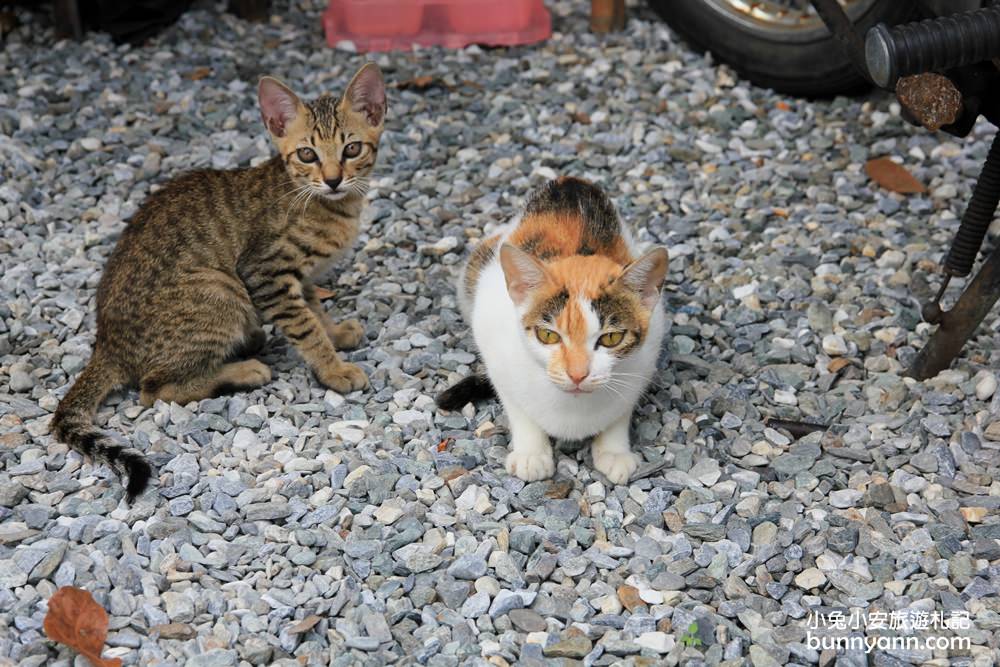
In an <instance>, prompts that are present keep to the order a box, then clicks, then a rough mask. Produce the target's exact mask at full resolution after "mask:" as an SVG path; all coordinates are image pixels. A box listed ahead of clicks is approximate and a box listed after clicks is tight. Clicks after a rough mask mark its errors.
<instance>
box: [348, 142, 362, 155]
mask: <svg viewBox="0 0 1000 667" xmlns="http://www.w3.org/2000/svg"><path fill="white" fill-rule="evenodd" d="M359 155H361V142H360V141H352V142H351V143H349V144H347V145H346V146H344V158H345V159H350V158H352V157H357V156H359Z"/></svg>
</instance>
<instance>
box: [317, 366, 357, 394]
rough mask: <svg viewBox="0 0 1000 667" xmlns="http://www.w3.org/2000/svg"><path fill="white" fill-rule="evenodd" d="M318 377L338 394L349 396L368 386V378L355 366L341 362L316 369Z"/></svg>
mask: <svg viewBox="0 0 1000 667" xmlns="http://www.w3.org/2000/svg"><path fill="white" fill-rule="evenodd" d="M316 377H317V378H318V379H319V381H320V382H322V383H323V384H324V385H325V386H327V387H329V388H330V389H333V390H334V391H335V392H337V393H338V394H349V393H351V392H352V391H355V390H357V389H364V388H365V387H367V386H368V376H367V375H365V372H364V371H363V370H361V368H360V367H358V366H355V365H354V364H348V363H345V362H340V363H338V364H330V365H329V366H326V367H324V368H318V369H316Z"/></svg>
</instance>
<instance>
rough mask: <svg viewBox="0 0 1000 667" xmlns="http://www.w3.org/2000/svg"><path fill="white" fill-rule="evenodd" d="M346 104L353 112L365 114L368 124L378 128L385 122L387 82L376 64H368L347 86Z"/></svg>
mask: <svg viewBox="0 0 1000 667" xmlns="http://www.w3.org/2000/svg"><path fill="white" fill-rule="evenodd" d="M344 104H346V105H347V107H348V108H350V109H351V110H352V111H355V112H357V113H360V114H364V116H365V118H366V119H367V120H368V124H369V125H371V126H372V127H378V126H379V125H381V124H382V121H383V120H385V110H386V102H385V80H384V79H382V70H380V69H379V68H378V65H376V64H375V63H366V64H365V65H364V66H363V67H362V68H361V69H359V70H358V73H357V74H355V75H354V78H353V79H351V83H349V84H348V85H347V91H346V92H345V93H344Z"/></svg>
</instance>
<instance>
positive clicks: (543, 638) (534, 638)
mask: <svg viewBox="0 0 1000 667" xmlns="http://www.w3.org/2000/svg"><path fill="white" fill-rule="evenodd" d="M548 641H549V633H547V632H529V633H528V636H527V637H525V639H524V643H525V644H541V645H542V646H545V644H546V642H548Z"/></svg>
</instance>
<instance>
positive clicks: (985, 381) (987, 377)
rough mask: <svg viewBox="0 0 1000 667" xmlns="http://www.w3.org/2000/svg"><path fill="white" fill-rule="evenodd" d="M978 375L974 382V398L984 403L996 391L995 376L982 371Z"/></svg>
mask: <svg viewBox="0 0 1000 667" xmlns="http://www.w3.org/2000/svg"><path fill="white" fill-rule="evenodd" d="M980 375H981V377H980V378H979V380H978V381H977V382H976V398H978V399H979V400H980V401H985V400H987V399H989V398H990V397H991V396H993V394H995V393H996V391H997V376H996V375H994V374H993V373H990V372H988V371H982V372H981V373H980Z"/></svg>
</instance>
